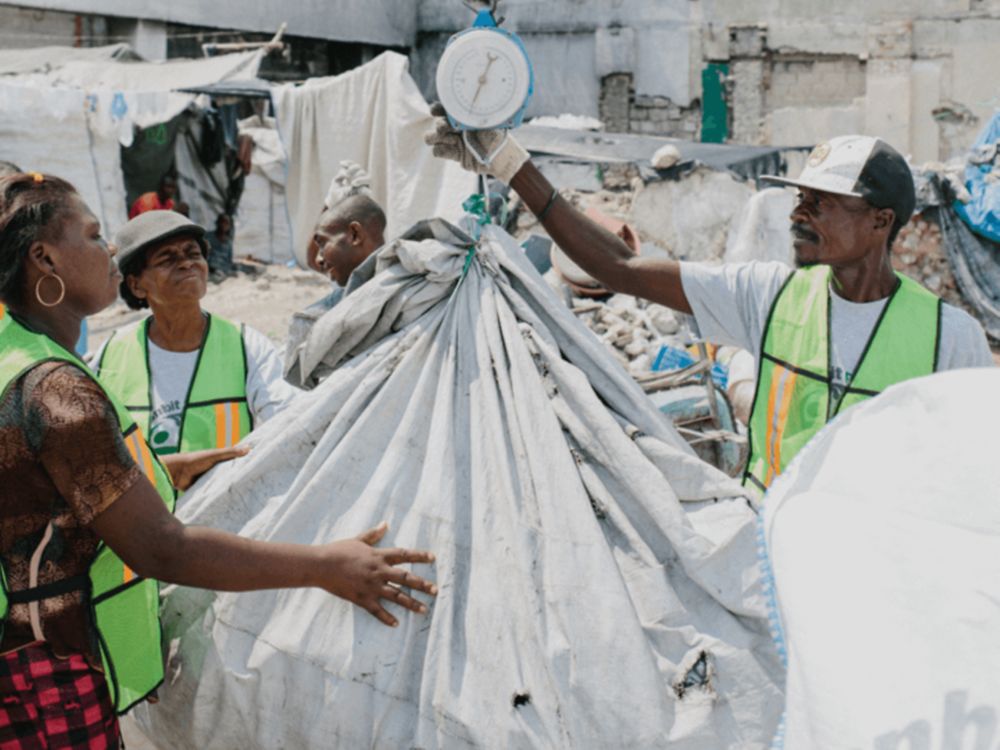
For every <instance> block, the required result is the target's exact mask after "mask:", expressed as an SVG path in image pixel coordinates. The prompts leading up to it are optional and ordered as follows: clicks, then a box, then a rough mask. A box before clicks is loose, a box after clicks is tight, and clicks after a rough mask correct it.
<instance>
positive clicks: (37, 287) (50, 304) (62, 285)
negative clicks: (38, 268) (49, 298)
mask: <svg viewBox="0 0 1000 750" xmlns="http://www.w3.org/2000/svg"><path fill="white" fill-rule="evenodd" d="M46 279H55V280H56V281H58V282H59V296H58V297H57V298H56V301H55V302H46V301H45V300H43V299H42V289H41V287H42V282H43V281H45V280H46ZM65 297H66V282H64V281H63V280H62V279H61V278H59V277H58V276H56V275H55V274H54V273H52V274H49V275H48V276H39V277H38V281H37V282H36V283H35V299H37V300H38V304H40V305H42V306H43V307H55V306H57V305H58V304H59V303H60V302H62V301H63V299H65Z"/></svg>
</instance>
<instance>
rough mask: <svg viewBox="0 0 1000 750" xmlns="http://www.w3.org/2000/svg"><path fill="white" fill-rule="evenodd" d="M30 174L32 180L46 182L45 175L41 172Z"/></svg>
mask: <svg viewBox="0 0 1000 750" xmlns="http://www.w3.org/2000/svg"><path fill="white" fill-rule="evenodd" d="M28 174H30V175H31V177H32V179H33V180H34V181H35V182H38V183H40V182H45V175H43V174H42V173H41V172H28Z"/></svg>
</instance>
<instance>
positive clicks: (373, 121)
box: [271, 52, 476, 267]
mask: <svg viewBox="0 0 1000 750" xmlns="http://www.w3.org/2000/svg"><path fill="white" fill-rule="evenodd" d="M407 67H408V61H407V58H406V57H405V56H403V55H400V54H398V53H395V52H385V53H383V54H381V55H379V56H378V57H376V58H375V59H374V60H372V61H371V62H370V63H367V64H366V65H362V66H361V67H359V68H355V69H354V70H351V71H349V72H347V73H344V74H343V75H339V76H334V77H330V78H313V79H310V80H308V81H306V83H304V84H303V85H301V86H293V85H291V84H287V85H283V86H275V87H274V88H273V89H272V90H271V98H272V100H273V102H274V108H275V112H276V118H277V120H278V129H279V130H280V131H281V139H282V142H283V143H284V145H285V150H286V152H287V154H288V181H287V184H286V189H287V193H288V206H289V210H290V218H291V223H292V238H293V242H294V247H295V253H296V257H297V258H298V261H299V264H300V265H302V266H303V267H304V266H305V255H306V248H307V247H308V244H309V239H310V238H311V237H312V231H313V227H314V226H315V224H316V220H317V219H318V218H319V214H320V212H321V211H322V209H323V198H324V197H325V196H326V193H327V189H328V187H329V185H330V181H331V180H332V179H333V178H334V176H335V175H336V174H337V172H338V171H339V169H340V162H342V161H344V160H347V159H349V160H351V161H354V162H357V163H358V164H360V165H361V166H362V167H363V168H364V169H366V170H367V171H368V174H369V175H371V188H372V190H371V194H372V197H373V198H374V199H375V200H376V201H377V202H378V203H379V205H381V206H382V208H383V210H384V211H385V214H386V220H387V222H388V226H387V228H386V236H387V237H396V236H398V235H399V234H400V233H401V232H402V231H403V230H405V229H406V228H407V227H409V226H410V225H411V224H413V223H414V222H416V221H419V220H421V219H424V218H426V217H428V216H441V217H443V218H446V219H449V220H452V221H455V220H457V219H458V218H459V216H460V214H461V205H462V202H463V201H464V200H465V199H466V198H468V197H469V195H471V194H472V193H474V192H476V180H475V177H474V176H473V175H472V174H470V173H469V172H466V171H464V170H463V169H462V167H461V166H459V165H458V164H457V163H455V162H452V161H448V160H446V159H438V158H435V157H434V155H433V154H432V153H431V148H430V146H428V145H427V144H426V143H424V134H425V133H426V132H427V131H428V130H430V129H432V127H433V118H432V117H431V115H430V107H429V106H428V105H427V102H426V101H425V100H424V98H423V96H422V95H421V93H420V90H419V89H418V88H417V84H416V83H415V82H414V80H413V79H412V78H411V77H410V74H409V72H408V71H407Z"/></svg>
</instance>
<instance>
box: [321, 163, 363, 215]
mask: <svg viewBox="0 0 1000 750" xmlns="http://www.w3.org/2000/svg"><path fill="white" fill-rule="evenodd" d="M371 189H372V180H371V177H369V176H368V172H366V171H365V170H364V168H363V167H362V166H361V165H360V164H357V163H355V162H353V161H342V162H340V171H339V172H337V176H336V177H334V178H333V181H332V182H331V183H330V189H329V190H327V192H326V198H325V199H324V200H323V205H324V206H326V207H327V208H333V207H334V206H336V205H337V204H338V203H340V202H341V201H343V200H344V199H346V198H350V197H351V196H352V195H370V194H371Z"/></svg>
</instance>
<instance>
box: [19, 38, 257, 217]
mask: <svg viewBox="0 0 1000 750" xmlns="http://www.w3.org/2000/svg"><path fill="white" fill-rule="evenodd" d="M123 49H124V46H119V45H115V46H112V47H106V48H101V49H98V50H93V51H92V52H87V51H84V50H74V49H72V48H59V47H48V48H44V49H41V50H18V51H16V52H14V53H0V72H4V71H9V72H10V74H9V75H4V76H3V77H2V78H0V159H3V160H7V161H11V162H13V163H15V164H17V165H18V166H19V167H20V168H21V169H25V170H28V171H36V172H45V173H49V174H53V175H56V176H58V177H62V178H63V179H65V180H68V181H69V182H70V183H72V184H73V186H74V187H76V189H77V190H78V191H79V192H80V195H81V196H82V197H83V199H84V200H85V201H86V203H87V205H88V206H89V207H90V209H91V210H92V211H93V212H94V214H95V215H96V216H97V217H98V218H99V219H100V220H101V224H102V230H103V232H104V234H105V235H106V236H109V237H110V236H112V235H113V234H114V233H115V232H116V231H117V230H118V229H119V228H120V227H121V226H122V225H123V224H124V223H125V222H126V221H127V220H128V216H127V213H126V212H127V210H128V205H127V202H126V195H125V182H124V178H123V176H122V170H121V146H123V145H124V146H128V145H130V144H131V143H132V138H133V135H134V132H135V127H136V126H138V127H147V126H149V125H153V124H156V123H161V122H166V121H167V120H170V119H171V118H173V117H175V116H176V115H178V114H180V113H181V112H182V111H183V110H184V109H185V108H186V107H187V106H188V105H189V104H190V103H191V102H192V101H193V100H194V98H195V97H194V95H192V94H182V93H179V92H177V91H174V89H176V88H182V87H185V86H196V85H205V84H209V83H215V82H217V81H220V80H223V79H227V80H228V79H236V78H248V77H253V76H255V75H256V73H257V69H258V67H259V65H260V60H261V53H260V51H255V52H247V53H239V54H233V55H222V56H219V57H217V58H212V59H208V60H176V61H171V62H165V63H145V62H123V61H121V60H116V59H111V58H112V56H114V55H116V54H120V53H121V52H122V51H123ZM22 53H24V54H25V55H26V56H27V57H26V60H27V61H26V62H24V64H23V65H20V66H19V65H16V64H15V61H16V60H17V58H18V57H19V55H21V54H22ZM15 73H17V74H16V75H15ZM214 216H215V214H214V213H212V214H211V219H212V220H214Z"/></svg>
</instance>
